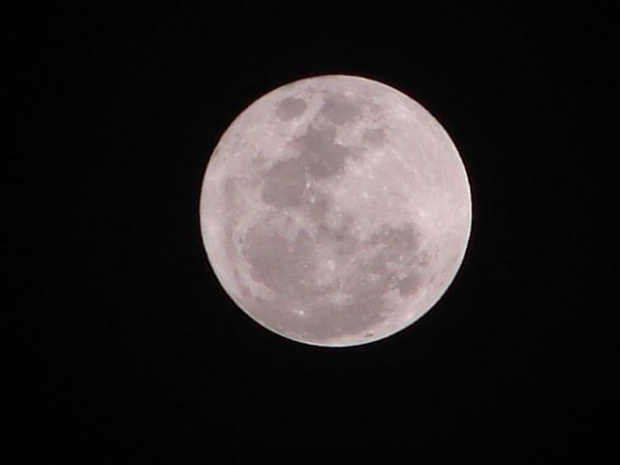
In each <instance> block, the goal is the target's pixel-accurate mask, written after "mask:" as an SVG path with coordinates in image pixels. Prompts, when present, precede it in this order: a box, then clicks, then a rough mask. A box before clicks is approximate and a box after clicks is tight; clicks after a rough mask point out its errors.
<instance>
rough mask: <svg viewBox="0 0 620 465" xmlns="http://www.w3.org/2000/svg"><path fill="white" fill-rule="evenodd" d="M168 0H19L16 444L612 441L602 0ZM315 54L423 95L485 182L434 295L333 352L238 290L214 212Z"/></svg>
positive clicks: (114, 459) (62, 448)
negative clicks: (420, 309) (207, 191)
mask: <svg viewBox="0 0 620 465" xmlns="http://www.w3.org/2000/svg"><path fill="white" fill-rule="evenodd" d="M155 3H156V2H146V3H145V4H144V6H143V7H142V8H141V9H129V8H123V9H120V8H119V9H114V8H112V7H105V8H103V7H101V8H95V7H84V6H75V7H69V6H64V7H60V6H47V7H44V8H43V9H39V8H37V9H36V10H35V9H33V10H32V11H23V12H21V13H20V14H19V15H16V16H15V17H14V18H12V19H11V18H8V19H5V21H7V22H8V23H12V24H10V26H11V27H10V28H9V29H7V30H6V31H5V35H7V34H8V36H7V37H8V38H7V40H6V41H5V42H6V44H7V45H8V46H9V49H10V50H9V52H8V54H6V55H5V60H4V63H5V67H6V72H5V74H6V75H8V77H9V78H10V82H11V83H10V84H9V86H8V87H6V88H5V89H4V93H5V94H7V95H8V96H9V97H12V98H13V99H15V102H16V104H15V105H14V106H13V105H12V106H10V109H11V112H12V114H13V117H12V123H11V126H10V128H9V129H11V136H10V142H15V147H16V149H14V150H13V151H12V152H11V156H10V157H9V158H10V160H11V161H14V162H16V167H17V168H16V169H15V170H10V172H9V178H10V182H9V184H8V185H9V187H10V188H12V189H14V190H15V194H12V195H11V196H9V197H8V199H9V203H10V204H11V207H10V208H9V211H8V213H9V214H11V215H12V214H15V215H17V221H16V222H15V224H20V225H21V224H24V225H26V224H28V225H29V226H27V228H28V229H29V230H30V232H34V238H33V239H30V240H28V241H26V240H24V238H23V236H22V235H21V233H19V232H17V229H15V231H13V229H11V228H9V229H8V231H9V234H10V238H9V241H7V242H5V245H4V247H5V252H6V255H8V256H10V257H15V258H17V262H19V263H24V262H27V263H28V264H27V266H26V267H24V268H22V269H23V270H24V271H23V272H22V271H20V272H16V273H14V276H13V277H12V278H10V279H9V281H8V283H9V290H12V289H15V290H18V297H19V298H18V300H17V304H11V305H10V307H11V308H12V309H13V310H12V311H11V312H10V313H11V314H15V315H17V321H16V323H15V324H11V325H10V326H9V329H10V332H11V333H12V336H13V337H12V338H10V340H11V341H13V339H14V341H15V342H11V344H10V349H9V351H8V360H9V363H8V365H7V366H9V368H10V369H13V368H14V369H15V370H16V372H15V374H11V375H10V376H8V377H7V381H8V382H7V384H8V385H9V386H10V387H14V389H13V390H12V391H11V392H12V394H11V396H10V397H9V399H10V402H9V404H10V406H11V407H12V408H16V411H17V412H18V413H17V414H16V415H11V416H10V417H8V418H9V430H10V432H12V434H14V436H15V438H16V440H15V441H13V440H11V441H10V442H12V443H13V444H18V443H20V442H21V441H22V440H24V439H25V443H26V446H24V448H23V449H20V451H21V453H22V454H24V455H23V457H27V456H28V455H29V454H43V457H44V458H45V460H43V461H40V462H38V463H66V462H64V461H63V460H66V459H67V458H70V457H77V458H81V459H84V460H86V462H85V463H125V462H124V460H128V458H129V457H132V458H136V460H137V459H138V458H140V460H138V461H136V462H129V463H145V462H142V460H146V458H153V457H166V458H168V457H169V460H176V461H175V462H171V461H169V462H168V463H193V462H194V461H195V462H196V463H199V462H200V463H204V461H203V460H206V459H207V458H215V460H216V461H214V462H211V463H235V460H238V459H239V457H241V456H242V455H243V454H245V453H247V452H248V451H249V452H252V453H254V454H255V455H254V457H255V458H257V457H260V456H262V454H263V453H264V454H265V456H266V457H269V456H270V454H272V453H274V452H269V451H278V450H282V449H286V450H288V451H289V452H291V453H292V454H293V455H295V452H294V451H295V450H297V449H302V450H305V451H306V452H305V453H304V454H302V455H299V456H298V457H309V456H311V455H312V454H315V453H316V454H318V455H317V456H318V457H321V454H324V457H325V459H320V458H319V459H316V460H314V463H323V460H327V457H330V455H329V453H328V451H329V450H330V449H332V448H335V447H338V448H348V449H350V452H349V453H350V454H353V455H356V454H357V455H359V456H361V457H363V456H365V454H366V453H367V452H369V451H370V450H371V449H373V450H378V451H382V452H384V453H386V454H389V453H391V452H392V451H394V452H396V451H397V450H399V451H400V452H404V453H405V454H406V455H407V456H408V457H409V458H411V459H414V458H426V459H428V460H429V462H428V463H437V462H434V461H433V459H435V460H438V459H439V458H440V457H445V456H446V455H448V456H450V457H452V458H453V459H454V461H453V462H452V463H468V461H480V460H484V459H491V458H492V459H493V460H494V462H493V463H551V462H549V461H547V460H549V459H552V458H560V457H567V456H574V455H576V454H584V456H585V457H591V458H595V457H598V456H599V454H602V451H603V450H604V449H606V448H608V447H610V446H611V445H612V444H611V443H610V440H611V436H612V432H613V429H614V426H615V425H614V424H613V421H612V420H614V419H615V420H617V419H618V409H617V404H616V402H617V391H615V390H614V389H612V387H611V380H612V371H615V370H613V368H614V367H615V368H616V369H617V359H616V357H615V354H614V352H613V351H614V350H615V349H616V347H615V346H616V341H615V339H616V336H615V334H613V335H612V331H613V326H612V321H611V319H612V318H611V316H612V315H611V312H612V310H615V309H616V308H615V305H617V303H615V304H614V302H617V301H615V300H613V299H612V298H611V291H612V290H614V289H613V286H612V279H613V275H614V274H615V275H617V269H616V262H615V261H613V260H612V258H611V251H612V249H613V247H612V236H614V237H613V239H614V240H617V233H615V232H614V231H615V230H614V229H613V228H612V218H613V216H614V215H617V212H616V210H617V207H615V206H614V205H612V203H611V189H610V184H611V182H612V177H613V178H614V179H615V177H616V173H617V172H616V171H614V170H612V168H611V163H612V159H613V158H616V157H617V148H613V147H611V146H610V142H609V140H610V139H611V131H612V129H611V122H612V118H611V117H609V116H608V115H610V114H611V97H610V93H611V88H612V83H611V74H610V73H609V71H608V70H607V69H606V67H608V66H609V64H610V63H611V61H612V58H613V55H614V53H612V52H611V51H610V50H612V49H613V48H612V47H611V43H610V42H611V38H612V37H611V36H612V30H611V28H610V25H609V24H608V22H609V18H610V17H611V9H610V8H608V9H605V8H600V9H597V8H595V7H592V6H589V7H587V9H586V7H580V6H579V5H575V6H571V7H568V6H566V5H565V6H562V7H561V8H557V9H553V8H542V7H540V6H536V7H533V6H529V7H526V6H522V4H521V3H520V2H504V3H503V4H502V3H501V2H493V3H491V4H490V5H487V6H485V7H482V6H477V5H479V3H478V2H476V3H472V2H465V3H468V5H466V4H465V3H463V2H460V3H459V4H458V5H460V7H457V8H455V6H454V5H450V4H447V3H443V4H440V3H435V2H432V3H431V2H424V3H423V4H422V3H420V4H418V3H413V4H411V5H409V6H410V7H411V8H410V9H403V10H398V9H395V7H391V8H390V9H388V8H387V5H386V6H385V9H383V8H382V5H374V6H373V7H363V6H361V4H358V5H357V6H356V7H355V8H352V9H349V10H344V9H343V10H342V11H340V10H337V9H336V7H335V6H334V5H332V6H330V8H328V9H324V8H323V7H319V6H318V5H315V6H312V7H310V6H307V5H298V4H286V3H284V4H280V5H278V4H277V3H274V4H273V5H268V6H264V5H263V6H262V7H261V8H260V9H258V10H256V11H250V10H248V9H247V7H246V6H244V5H243V4H233V5H230V6H227V7H224V8H222V9H221V10H218V9H215V7H213V6H210V5H209V4H208V3H207V2H202V4H203V6H202V7H200V8H198V7H194V8H182V7H178V6H177V7H173V6H171V4H169V5H168V6H162V5H161V4H160V3H157V4H155ZM80 5H81V4H80ZM422 5H425V6H422ZM473 5H476V6H473ZM320 74H355V75H361V76H364V77H369V78H373V79H377V80H379V81H381V82H385V83H386V84H389V85H391V86H393V87H395V88H397V89H399V90H401V91H403V92H405V93H407V94H409V95H411V96H412V97H414V98H415V99H416V100H417V101H418V102H420V103H421V104H422V105H424V106H425V107H426V108H427V109H429V111H431V112H432V113H433V114H434V115H435V116H436V117H437V119H438V120H439V121H440V122H441V124H442V125H443V126H444V127H445V129H446V130H447V131H448V133H449V134H450V135H451V137H452V139H453V141H454V143H455V145H456V146H457V148H458V149H459V152H460V154H461V156H462V158H463V162H464V164H465V167H466V169H467V172H468V175H469V180H470V183H471V188H472V197H473V226H472V236H471V240H470V245H469V248H468V251H467V255H466V257H465V260H464V262H463V265H462V267H461V269H460V271H459V273H458V275H457V277H456V279H455V280H454V282H453V284H452V286H451V287H450V289H449V290H448V292H447V293H446V294H445V296H444V297H443V299H442V300H441V301H440V302H439V303H438V304H437V305H436V306H435V307H434V309H433V310H432V311H431V312H430V313H428V314H427V315H426V316H424V317H423V318H422V319H421V320H419V321H418V322H417V323H415V324H414V325H413V326H411V327H409V328H408V329H406V330H404V331H402V332H400V333H398V334H397V335H395V336H393V337H390V338H388V339H385V340H383V341H380V342H377V343H373V344H370V345H366V346H360V347H356V348H348V349H337V350H334V349H325V348H319V347H312V346H307V345H303V344H299V343H296V342H292V341H289V340H287V339H284V338H282V337H279V336H277V335H275V334H273V333H271V332H269V331H267V330H265V329H263V328H262V327H260V326H259V325H257V324H256V323H254V322H253V321H252V320H250V319H249V318H248V317H247V316H246V315H245V314H244V313H243V312H242V311H240V310H239V309H238V308H236V306H235V305H234V304H233V303H232V301H231V300H230V299H229V298H228V296H227V295H226V294H225V292H224V291H223V289H222V288H221V287H220V285H219V284H218V282H217V279H216V277H215V275H214V273H213V271H212V269H211V268H210V266H209V263H208V261H207V257H206V254H205V252H204V249H203V246H202V240H201V236H200V228H199V217H198V199H199V192H200V188H201V181H202V176H203V173H204V170H205V168H206V164H207V161H208V158H209V155H210V153H211V151H212V150H213V148H214V147H215V145H216V144H217V141H218V139H219V137H220V136H221V134H222V132H223V131H224V130H225V129H226V127H227V126H228V125H229V124H230V123H231V122H232V121H233V119H234V118H235V117H236V116H237V114H238V113H239V112H240V111H241V110H243V109H244V108H245V107H246V106H247V105H248V104H250V103H251V102H252V101H253V100H255V99H256V98H258V97H259V96H261V95H263V94H264V93H266V92H268V91H270V90H272V89H274V88H276V87H278V86H280V85H282V84H285V83H287V82H290V81H293V80H296V79H300V78H303V77H309V76H315V75H320ZM616 80H617V79H616ZM615 85H617V82H614V86H615ZM615 119H617V116H614V120H615ZM616 147H617V139H616ZM16 199H19V200H20V201H19V202H18V201H16ZM22 199H23V201H22ZM30 225H31V226H30ZM616 231H617V230H616ZM21 278H24V279H21ZM7 310H8V309H5V311H7ZM613 332H614V333H615V331H613ZM322 451H323V452H322ZM239 460H240V459H239ZM290 461H292V460H290ZM290 461H289V462H290ZM16 463H17V462H16ZM244 463H245V462H244ZM343 463H345V462H343ZM385 463H389V462H388V461H386V462H385Z"/></svg>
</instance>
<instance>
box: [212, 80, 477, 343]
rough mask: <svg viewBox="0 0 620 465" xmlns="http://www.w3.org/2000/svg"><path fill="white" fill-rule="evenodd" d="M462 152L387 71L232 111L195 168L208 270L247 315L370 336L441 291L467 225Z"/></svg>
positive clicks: (320, 338) (296, 86)
mask: <svg viewBox="0 0 620 465" xmlns="http://www.w3.org/2000/svg"><path fill="white" fill-rule="evenodd" d="M471 215H472V213H471V195H470V189H469V183H468V179H467V173H466V171H465V168H464V166H463V162H462V160H461V158H460V156H459V153H458V151H457V149H456V147H455V145H454V144H453V142H452V140H451V139H450V137H449V136H448V134H447V132H446V131H445V130H444V129H443V127H442V126H441V125H440V124H439V123H438V122H437V120H436V119H435V118H434V117H433V116H432V115H431V114H430V113H429V112H428V111H427V110H426V109H424V108H423V107H422V106H421V105H420V104H419V103H417V102H416V101H415V100H413V99H412V98H411V97H409V96H407V95H406V94H404V93H402V92H401V91H399V90H396V89H394V88H392V87H390V86H388V85H386V84H383V83H380V82H377V81H374V80H370V79H367V78H362V77H356V76H343V75H328V76H318V77H312V78H308V79H302V80H299V81H295V82H292V83H290V84H287V85H284V86H282V87H279V88H277V89H275V90H273V91H271V92H269V93H267V94H266V95H264V96H262V97H260V98H259V99H258V100H256V101H255V102H254V103H252V104H251V105H250V106H249V107H247V108H246V109H245V110H244V111H243V112H241V114H240V115H239V116H238V117H237V118H236V119H235V120H234V121H233V123H232V124H231V125H230V127H229V128H228V129H227V130H226V131H225V133H224V134H223V136H222V137H221V139H220V141H219V143H218V144H217V146H216V148H215V150H214V152H213V154H212V156H211V158H210V159H209V162H208V164H207V169H206V172H205V175H204V180H203V184H202V192H201V198H200V224H201V231H202V237H203V241H204V246H205V249H206V252H207V257H208V260H209V263H210V264H211V266H212V268H213V270H214V272H215V275H216V276H217V279H218V280H219V282H220V284H221V286H222V287H223V288H224V290H225V291H226V293H227V294H228V295H229V296H230V298H231V299H232V300H233V301H234V302H235V303H236V304H237V306H238V307H240V308H241V309H242V310H243V311H244V312H245V313H246V314H247V315H248V316H249V317H250V318H251V319H253V320H254V321H256V322H257V323H259V324H260V325H262V326H263V327H265V328H267V329H269V330H271V331H273V332H275V333H277V334H279V335H281V336H284V337H286V338H289V339H292V340H294V341H298V342H302V343H306V344H312V345H317V346H328V347H345V346H354V345H360V344H365V343H369V342H373V341H377V340H379V339H383V338H386V337H388V336H391V335H393V334H394V333H396V332H399V331H401V330H403V329H404V328H406V327H408V326H410V325H411V324H412V323H414V322H415V321H417V320H418V319H419V318H420V317H421V316H422V315H424V314H425V313H426V312H428V311H429V310H430V309H431V308H432V307H433V306H434V305H435V304H436V303H437V301H438V300H439V299H440V298H441V297H442V296H443V295H444V293H445V292H446V290H447V289H448V287H449V286H450V284H451V283H452V281H453V280H454V277H455V275H456V273H457V271H458V269H459V268H460V266H461V263H462V261H463V257H464V255H465V250H466V247H467V243H468V241H469V235H470V230H471Z"/></svg>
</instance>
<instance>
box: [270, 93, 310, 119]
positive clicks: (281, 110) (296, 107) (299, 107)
mask: <svg viewBox="0 0 620 465" xmlns="http://www.w3.org/2000/svg"><path fill="white" fill-rule="evenodd" d="M307 107H308V105H307V104H306V102H305V101H304V100H303V99H300V98H295V97H287V98H285V99H284V100H282V101H281V102H280V104H279V105H278V107H277V109H276V115H278V118H280V119H281V120H283V121H290V120H292V119H294V118H298V117H299V116H301V115H303V114H304V112H305V111H306V108H307Z"/></svg>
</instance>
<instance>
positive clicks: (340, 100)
mask: <svg viewBox="0 0 620 465" xmlns="http://www.w3.org/2000/svg"><path fill="white" fill-rule="evenodd" d="M361 114H362V105H361V104H360V103H359V102H356V101H355V100H352V99H350V98H348V97H346V96H345V95H342V94H331V95H328V96H326V97H325V101H324V103H323V107H321V111H320V112H319V115H320V116H323V117H324V118H325V119H326V120H327V121H330V122H332V123H334V124H344V123H346V122H348V121H351V120H353V119H355V118H357V117H359V116H360V115H361Z"/></svg>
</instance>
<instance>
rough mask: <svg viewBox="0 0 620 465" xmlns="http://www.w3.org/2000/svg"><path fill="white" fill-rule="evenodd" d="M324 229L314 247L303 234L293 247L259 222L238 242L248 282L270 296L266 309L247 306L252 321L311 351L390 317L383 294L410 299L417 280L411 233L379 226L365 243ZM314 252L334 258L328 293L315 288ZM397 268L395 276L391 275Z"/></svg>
mask: <svg viewBox="0 0 620 465" xmlns="http://www.w3.org/2000/svg"><path fill="white" fill-rule="evenodd" d="M352 221H353V220H351V222H352ZM322 227H323V232H322V233H320V234H319V235H318V239H313V238H312V237H311V236H310V235H309V234H308V233H307V232H306V231H305V230H303V229H301V230H300V231H299V233H298V235H297V237H296V238H295V239H294V240H292V241H291V240H290V239H287V238H285V237H284V236H283V235H282V234H280V232H279V230H278V227H275V226H274V225H273V224H270V222H269V220H267V219H265V220H263V221H260V222H257V223H256V224H255V225H254V226H252V227H251V228H250V229H249V230H248V231H247V236H246V240H245V241H244V254H245V257H246V259H247V262H248V263H249V264H250V266H251V269H250V275H251V277H252V279H253V280H255V281H256V282H260V283H261V284H263V285H265V286H266V287H268V288H269V289H271V290H272V291H273V292H274V298H273V300H271V301H269V304H268V305H267V304H266V302H267V301H266V300H265V299H260V303H256V305H252V308H253V309H255V310H254V311H253V314H255V315H256V316H257V318H258V319H259V320H260V321H261V322H262V323H264V324H268V325H270V326H271V327H275V326H276V325H277V324H284V326H285V327H286V328H288V329H289V330H291V331H294V332H295V333H296V334H298V335H300V336H301V337H304V338H307V339H308V340H311V341H314V342H317V343H321V342H325V341H328V340H330V339H333V338H338V337H341V336H346V335H348V334H354V333H356V332H362V331H364V330H367V329H368V328H372V327H373V326H374V325H376V324H378V323H380V322H381V321H383V320H384V319H385V318H388V316H389V314H390V312H391V311H393V309H391V308H389V307H388V306H387V305H386V295H387V293H389V292H390V291H393V290H395V289H397V290H398V291H399V292H402V293H407V295H412V294H413V293H415V291H416V289H417V286H416V284H417V278H416V274H415V273H413V272H411V271H410V270H408V267H410V266H411V265H412V263H413V262H414V261H415V257H416V254H417V253H418V249H417V247H418V245H417V236H416V233H415V229H414V227H413V225H405V226H403V227H399V228H396V227H390V226H384V227H382V228H381V230H379V231H377V233H375V234H374V235H372V236H371V237H370V239H368V240H367V241H365V242H360V240H359V239H358V238H357V237H356V236H355V235H354V234H353V233H352V229H351V228H350V227H349V226H347V224H346V223H345V224H344V226H342V227H341V228H336V229H331V230H329V229H327V228H326V227H325V226H324V225H323V226H322ZM320 246H329V247H332V250H339V253H335V254H334V255H330V257H331V258H330V259H332V260H334V261H335V262H338V265H337V277H336V279H335V281H333V282H331V283H329V284H327V285H324V284H322V283H321V276H320V271H319V265H320V263H319V257H318V255H317V253H316V250H317V248H320ZM395 265H396V266H400V268H401V271H400V274H399V273H397V272H395V271H394V269H391V268H390V267H392V268H393V267H394V266H395ZM345 267H349V268H348V269H345ZM397 275H400V276H401V278H398V279H397V278H395V276H397ZM317 296H319V297H317ZM338 296H343V299H342V300H341V301H338ZM252 300H254V301H256V299H252Z"/></svg>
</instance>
